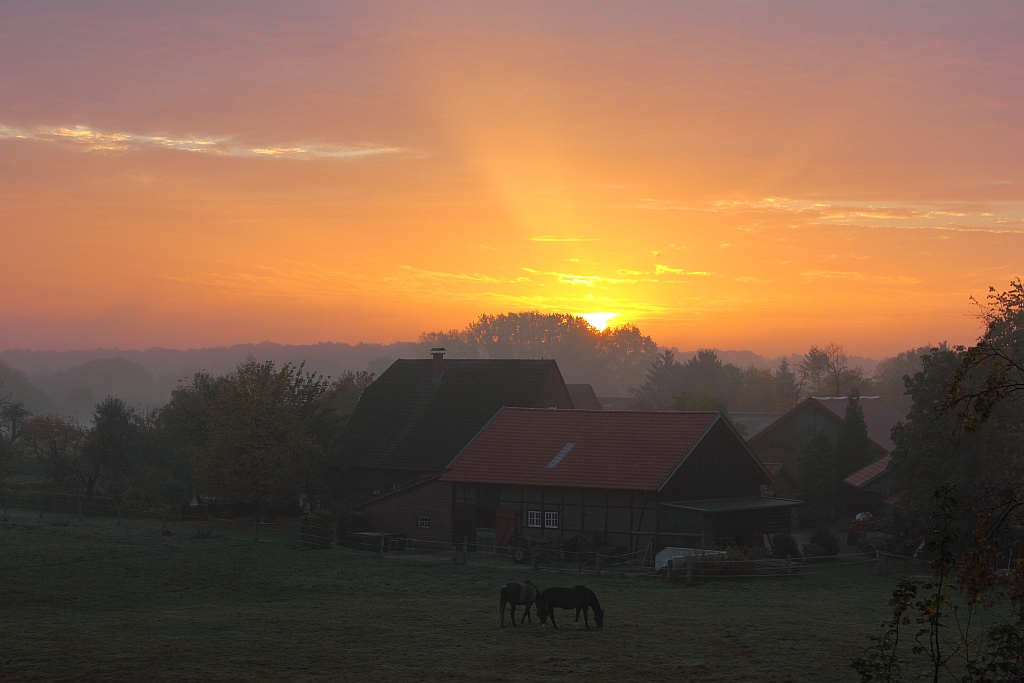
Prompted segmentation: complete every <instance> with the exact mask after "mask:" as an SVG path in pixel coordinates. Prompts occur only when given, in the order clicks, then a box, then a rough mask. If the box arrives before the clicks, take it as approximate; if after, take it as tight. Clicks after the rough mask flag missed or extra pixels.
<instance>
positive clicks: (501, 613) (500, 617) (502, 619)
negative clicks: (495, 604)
mask: <svg viewBox="0 0 1024 683" xmlns="http://www.w3.org/2000/svg"><path fill="white" fill-rule="evenodd" d="M498 621H499V624H500V628H505V601H504V600H502V601H501V608H500V609H499V610H498Z"/></svg>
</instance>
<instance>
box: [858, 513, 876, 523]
mask: <svg viewBox="0 0 1024 683" xmlns="http://www.w3.org/2000/svg"><path fill="white" fill-rule="evenodd" d="M872 517H874V515H872V514H871V513H870V512H860V513H858V514H857V516H856V517H855V518H854V519H856V520H857V521H858V522H870V521H871V518H872Z"/></svg>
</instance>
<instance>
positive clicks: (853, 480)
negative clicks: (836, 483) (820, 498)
mask: <svg viewBox="0 0 1024 683" xmlns="http://www.w3.org/2000/svg"><path fill="white" fill-rule="evenodd" d="M890 460H892V456H891V455H883V456H882V457H881V458H879V459H878V460H876V461H874V462H873V463H871V464H869V465H865V466H864V467H862V468H861V469H859V470H857V471H856V472H854V473H853V474H851V475H850V476H848V477H847V478H846V479H843V481H845V482H846V483H847V484H849V485H850V486H856V487H858V488H860V487H861V486H863V485H864V484H867V483H868V482H869V481H871V480H872V479H874V478H875V477H877V476H878V475H880V474H881V473H882V472H885V468H886V467H888V466H889V461H890Z"/></svg>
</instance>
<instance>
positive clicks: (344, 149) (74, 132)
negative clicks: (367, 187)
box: [0, 124, 408, 159]
mask: <svg viewBox="0 0 1024 683" xmlns="http://www.w3.org/2000/svg"><path fill="white" fill-rule="evenodd" d="M0 140H25V141H34V142H47V143H53V144H62V145H66V146H68V147H72V148H75V149H78V150H81V151H85V152H104V151H106V152H129V151H134V150H140V149H146V148H150V149H153V148H157V149H167V150H174V151H179V152H192V153H194V154H203V155H211V156H221V157H249V158H272V159H352V158H358V157H366V156H376V155H382V154H399V153H403V152H405V153H407V152H408V150H405V149H403V148H401V147H388V146H382V145H374V144H369V143H367V144H358V145H334V144H321V143H316V144H314V143H292V144H287V145H259V146H254V145H247V144H244V143H242V142H240V141H238V140H236V139H235V138H234V137H232V136H228V137H212V136H207V137H201V136H187V135H186V136H171V135H143V134H139V133H129V132H111V131H100V130H95V129H93V128H90V127H88V126H57V127H47V126H39V127H37V128H14V127H11V126H5V125H3V124H0Z"/></svg>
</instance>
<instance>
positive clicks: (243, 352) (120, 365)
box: [0, 342, 878, 422]
mask: <svg viewBox="0 0 1024 683" xmlns="http://www.w3.org/2000/svg"><path fill="white" fill-rule="evenodd" d="M672 351H673V352H674V353H675V354H676V356H677V359H678V360H680V361H685V360H687V359H689V358H691V357H693V356H694V355H696V353H697V352H696V351H679V350H678V349H672ZM715 351H716V353H718V356H719V358H721V359H722V361H723V362H726V363H732V364H734V365H738V366H740V367H747V366H750V365H753V366H755V367H761V368H768V369H775V368H776V367H778V364H779V362H780V361H781V360H782V356H779V357H777V358H769V357H767V356H762V355H760V354H757V353H754V352H753V351H744V350H718V349H715ZM425 353H426V349H425V348H424V347H423V345H422V344H420V343H418V342H394V343H391V344H363V343H360V344H355V345H353V344H338V343H333V342H322V343H319V344H308V345H294V344H274V343H272V342H262V343H260V344H236V345H235V346H218V347H211V348H204V349H185V350H178V349H163V348H152V349H145V350H141V351H139V350H124V349H93V350H89V351H29V350H8V351H0V382H4V383H5V386H6V387H9V388H7V389H5V390H6V391H8V392H11V391H13V392H14V393H15V394H16V395H17V396H18V397H19V398H18V400H21V401H22V402H24V403H25V404H26V405H27V406H30V410H32V412H34V413H40V412H48V411H57V412H59V413H61V414H64V415H73V416H75V417H77V418H78V419H79V420H82V421H83V422H88V421H89V420H90V419H91V418H92V411H93V407H94V405H95V403H96V402H97V401H100V400H102V399H103V398H104V397H106V396H108V395H110V394H115V395H117V396H120V397H121V398H123V399H124V400H126V401H128V402H129V403H133V404H136V405H140V406H142V407H156V406H159V405H163V404H164V403H166V402H167V400H168V399H169V398H170V396H171V391H172V390H173V389H174V387H175V386H176V385H177V384H178V382H179V381H181V380H187V379H188V378H190V377H191V376H192V375H193V374H195V373H196V372H199V371H201V370H206V371H208V372H210V373H213V374H223V373H226V372H229V371H231V370H233V369H234V368H235V366H237V365H238V363H240V362H241V361H243V360H245V358H246V357H247V356H249V355H252V356H254V357H255V358H257V359H259V360H272V361H274V362H275V363H277V364H278V365H283V364H284V363H294V364H296V365H297V364H299V363H302V362H305V364H306V366H305V369H306V370H307V371H309V372H315V373H319V374H322V375H326V376H331V377H337V376H339V375H341V374H342V373H344V372H348V371H364V370H368V371H370V372H373V373H375V374H377V375H379V374H380V373H381V372H383V371H384V370H386V369H387V367H388V366H389V365H390V364H391V363H392V362H393V361H394V360H395V359H397V358H422V357H425ZM802 358H803V356H801V355H799V354H793V355H791V356H788V357H787V360H788V361H789V363H790V365H791V366H793V367H794V369H795V367H796V366H797V365H799V363H800V361H801V360H802ZM850 362H851V364H852V365H860V366H861V367H862V368H863V369H864V371H865V373H867V374H870V373H871V372H873V371H874V369H875V366H876V365H877V364H878V361H875V360H873V359H870V358H859V357H856V356H851V357H850ZM598 379H600V378H586V377H581V378H574V379H573V381H579V382H590V383H595V381H596V380H598ZM22 397H24V398H22Z"/></svg>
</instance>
